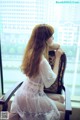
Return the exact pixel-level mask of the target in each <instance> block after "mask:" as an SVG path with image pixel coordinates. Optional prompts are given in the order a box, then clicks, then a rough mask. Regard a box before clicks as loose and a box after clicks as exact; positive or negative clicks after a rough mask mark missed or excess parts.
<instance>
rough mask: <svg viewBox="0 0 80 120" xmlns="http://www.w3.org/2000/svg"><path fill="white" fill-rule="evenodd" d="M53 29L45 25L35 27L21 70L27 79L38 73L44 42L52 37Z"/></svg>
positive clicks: (44, 46)
mask: <svg viewBox="0 0 80 120" xmlns="http://www.w3.org/2000/svg"><path fill="white" fill-rule="evenodd" d="M53 33H54V29H53V27H52V26H50V25H47V24H39V25H36V26H35V27H34V29H33V31H32V34H31V37H30V39H29V42H28V44H27V47H26V49H25V54H24V57H23V61H22V65H21V70H22V71H23V73H24V74H26V75H27V76H28V77H35V76H37V75H38V73H39V64H40V60H41V56H42V54H43V51H44V50H45V48H46V45H47V44H46V41H47V40H48V39H49V38H50V37H51V36H52V34H53Z"/></svg>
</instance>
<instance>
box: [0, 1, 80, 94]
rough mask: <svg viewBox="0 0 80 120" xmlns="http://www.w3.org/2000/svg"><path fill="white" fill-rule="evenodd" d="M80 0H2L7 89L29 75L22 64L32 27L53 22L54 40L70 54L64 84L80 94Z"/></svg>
mask: <svg viewBox="0 0 80 120" xmlns="http://www.w3.org/2000/svg"><path fill="white" fill-rule="evenodd" d="M79 3H80V2H79V0H74V1H72V0H67V1H66V2H65V1H63V0H62V1H61V0H48V1H46V0H0V32H1V46H2V64H3V82H4V92H6V91H7V90H8V89H9V88H11V86H13V84H14V83H15V82H17V81H20V80H25V79H26V76H25V75H24V74H23V73H22V72H21V70H20V65H21V62H22V57H23V54H24V50H25V47H26V44H27V42H28V40H29V37H30V34H31V31H32V28H33V27H34V26H35V25H36V24H38V23H48V24H51V25H52V26H53V27H54V29H55V33H54V41H55V42H57V43H59V44H60V45H61V47H62V48H63V50H64V51H65V52H66V55H67V67H66V71H65V75H64V83H65V85H67V86H68V87H69V89H70V91H71V95H72V96H80V92H79V91H80V80H79V78H80V13H79V11H80V4H79Z"/></svg>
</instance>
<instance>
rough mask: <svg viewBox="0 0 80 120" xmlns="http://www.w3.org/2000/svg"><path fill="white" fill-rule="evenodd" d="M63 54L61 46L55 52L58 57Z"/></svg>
mask: <svg viewBox="0 0 80 120" xmlns="http://www.w3.org/2000/svg"><path fill="white" fill-rule="evenodd" d="M62 54H63V50H62V49H61V48H59V49H58V50H56V52H55V56H56V58H60V57H61V55H62Z"/></svg>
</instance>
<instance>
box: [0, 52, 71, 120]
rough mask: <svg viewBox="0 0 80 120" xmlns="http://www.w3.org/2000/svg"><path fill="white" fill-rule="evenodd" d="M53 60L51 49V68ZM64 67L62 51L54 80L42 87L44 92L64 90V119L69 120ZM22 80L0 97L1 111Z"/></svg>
mask: <svg viewBox="0 0 80 120" xmlns="http://www.w3.org/2000/svg"><path fill="white" fill-rule="evenodd" d="M54 62H55V51H53V50H51V51H49V63H50V65H51V67H52V69H53V67H54ZM65 68H66V54H65V53H63V54H62V56H61V58H60V64H59V70H58V76H57V79H56V81H55V83H54V84H53V85H52V86H51V87H50V88H44V92H46V93H52V94H53V93H54V94H55V93H56V94H62V90H64V91H65V99H66V100H65V120H70V115H71V114H72V108H71V101H70V95H69V91H68V89H66V87H64V82H63V77H64V72H65ZM22 83H23V81H21V82H19V83H17V84H16V85H15V86H14V87H13V88H11V90H9V91H8V92H7V93H5V94H4V95H3V96H2V97H1V99H0V105H2V111H7V110H8V102H9V100H10V98H11V97H12V96H13V95H14V93H15V92H16V91H17V89H18V88H19V87H20V86H21V85H22Z"/></svg>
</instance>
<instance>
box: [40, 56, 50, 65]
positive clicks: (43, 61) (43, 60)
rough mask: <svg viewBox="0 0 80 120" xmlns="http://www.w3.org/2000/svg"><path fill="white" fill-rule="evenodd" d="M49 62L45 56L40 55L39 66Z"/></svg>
mask: <svg viewBox="0 0 80 120" xmlns="http://www.w3.org/2000/svg"><path fill="white" fill-rule="evenodd" d="M47 64H49V62H48V60H47V59H46V58H45V56H44V55H43V56H42V59H41V62H40V66H45V65H47Z"/></svg>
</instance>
